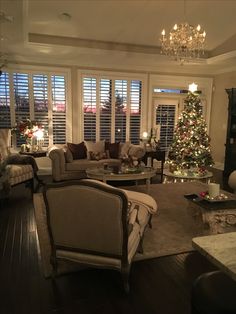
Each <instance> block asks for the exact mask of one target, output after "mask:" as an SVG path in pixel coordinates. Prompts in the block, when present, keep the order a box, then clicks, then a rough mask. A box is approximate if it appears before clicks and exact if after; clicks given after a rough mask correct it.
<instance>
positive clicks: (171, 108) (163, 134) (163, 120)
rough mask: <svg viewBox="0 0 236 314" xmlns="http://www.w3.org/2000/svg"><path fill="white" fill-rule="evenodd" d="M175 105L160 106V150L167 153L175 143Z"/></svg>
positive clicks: (158, 118)
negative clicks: (173, 142)
mask: <svg viewBox="0 0 236 314" xmlns="http://www.w3.org/2000/svg"><path fill="white" fill-rule="evenodd" d="M175 112H176V106H175V105H161V104H160V105H158V107H157V109H156V124H160V149H161V150H165V151H167V150H168V148H169V146H170V145H171V144H172V141H173V134H174V127H175Z"/></svg>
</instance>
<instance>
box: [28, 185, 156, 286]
mask: <svg viewBox="0 0 236 314" xmlns="http://www.w3.org/2000/svg"><path fill="white" fill-rule="evenodd" d="M129 194H130V193H129V191H127V192H126V191H125V190H121V189H118V188H115V187H112V186H110V185H108V184H105V183H102V182H99V181H96V180H90V179H84V180H79V181H78V180H77V181H67V182H62V183H54V184H50V185H47V186H45V187H44V192H43V194H42V193H37V194H34V208H35V218H36V225H37V232H38V238H39V244H40V251H41V260H42V264H43V270H44V275H45V276H46V277H49V276H51V275H52V274H58V273H61V272H65V271H70V270H71V267H72V265H71V264H73V265H75V264H76V265H87V266H89V267H102V268H112V269H116V270H119V271H120V272H121V274H122V277H123V281H124V286H125V290H126V291H128V290H129V279H128V278H129V271H130V266H131V263H132V260H133V257H134V255H135V253H136V251H137V250H138V248H139V246H140V245H141V244H142V238H143V235H144V231H145V228H146V226H147V224H148V222H149V219H150V217H151V215H152V214H154V213H155V212H156V211H157V204H156V201H155V200H154V199H153V198H152V197H151V196H148V195H145V194H143V193H132V192H131V194H130V197H131V198H129ZM144 196H145V197H144ZM136 200H137V202H136ZM65 264H67V265H68V266H69V267H70V268H69V269H66V265H65Z"/></svg>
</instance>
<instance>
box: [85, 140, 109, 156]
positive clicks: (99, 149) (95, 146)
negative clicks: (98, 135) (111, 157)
mask: <svg viewBox="0 0 236 314" xmlns="http://www.w3.org/2000/svg"><path fill="white" fill-rule="evenodd" d="M84 143H85V146H86V148H87V158H88V159H90V153H89V152H96V153H104V152H105V141H104V140H102V141H99V142H92V141H84Z"/></svg>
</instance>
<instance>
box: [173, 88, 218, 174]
mask: <svg viewBox="0 0 236 314" xmlns="http://www.w3.org/2000/svg"><path fill="white" fill-rule="evenodd" d="M189 87H190V86H189ZM196 88H197V85H196V84H195V83H193V84H191V90H194V92H195V91H196ZM194 92H191V91H189V93H188V96H187V97H186V99H185V101H184V103H185V106H184V110H183V112H182V113H181V114H180V116H179V118H178V121H177V124H176V128H175V132H174V136H173V142H172V145H171V147H170V152H169V158H168V163H169V165H170V171H171V172H174V173H175V174H177V175H178V174H181V175H186V176H187V175H189V174H190V173H191V174H192V175H193V176H201V175H204V174H205V173H206V167H207V166H212V165H213V163H214V162H213V159H212V156H211V150H210V138H209V136H208V134H207V127H206V122H205V120H204V118H203V115H202V106H201V100H200V98H199V96H198V94H196V93H194Z"/></svg>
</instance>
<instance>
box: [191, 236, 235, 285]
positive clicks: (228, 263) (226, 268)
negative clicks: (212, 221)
mask: <svg viewBox="0 0 236 314" xmlns="http://www.w3.org/2000/svg"><path fill="white" fill-rule="evenodd" d="M192 245H193V247H194V248H195V249H196V250H198V251H199V252H200V253H201V254H202V255H204V256H205V257H206V258H207V259H208V260H209V261H211V262H212V263H213V264H215V265H216V266H217V267H218V268H219V269H220V270H222V271H223V272H225V273H227V274H228V275H229V276H230V277H231V278H232V279H234V280H235V281H236V232H230V233H222V234H217V235H210V236H204V237H196V238H193V239H192Z"/></svg>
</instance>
